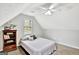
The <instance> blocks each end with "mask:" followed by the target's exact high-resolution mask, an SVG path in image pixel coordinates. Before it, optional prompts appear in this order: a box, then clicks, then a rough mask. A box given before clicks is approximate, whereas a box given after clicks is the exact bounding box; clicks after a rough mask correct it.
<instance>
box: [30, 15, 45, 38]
mask: <svg viewBox="0 0 79 59" xmlns="http://www.w3.org/2000/svg"><path fill="white" fill-rule="evenodd" d="M30 19H31V20H32V33H33V34H35V35H36V36H37V37H43V34H44V33H43V28H42V27H41V25H40V24H39V23H38V22H37V20H36V18H35V17H34V16H31V17H30Z"/></svg>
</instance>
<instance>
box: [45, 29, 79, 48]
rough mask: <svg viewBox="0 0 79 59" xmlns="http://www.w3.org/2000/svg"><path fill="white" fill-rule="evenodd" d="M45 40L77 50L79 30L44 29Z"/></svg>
mask: <svg viewBox="0 0 79 59" xmlns="http://www.w3.org/2000/svg"><path fill="white" fill-rule="evenodd" d="M44 31H45V38H48V39H50V40H55V41H56V42H57V43H59V44H63V45H67V46H69V47H73V48H77V49H79V30H62V29H60V30H59V29H45V30H44Z"/></svg>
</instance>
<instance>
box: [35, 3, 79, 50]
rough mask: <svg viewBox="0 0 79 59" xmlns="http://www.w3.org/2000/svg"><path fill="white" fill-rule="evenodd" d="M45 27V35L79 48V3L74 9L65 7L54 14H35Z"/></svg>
mask: <svg viewBox="0 0 79 59" xmlns="http://www.w3.org/2000/svg"><path fill="white" fill-rule="evenodd" d="M35 17H36V19H37V21H38V22H39V24H40V25H41V26H42V27H43V28H44V29H45V30H44V32H45V37H46V38H50V39H54V40H55V41H56V42H59V43H61V44H64V45H67V46H70V47H74V48H78V49H79V4H77V5H75V6H74V7H73V8H72V9H66V8H63V9H62V10H61V11H56V12H55V13H53V15H52V16H45V15H35Z"/></svg>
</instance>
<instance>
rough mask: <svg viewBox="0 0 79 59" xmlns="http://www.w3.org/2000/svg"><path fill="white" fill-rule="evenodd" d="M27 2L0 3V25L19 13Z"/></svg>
mask: <svg viewBox="0 0 79 59" xmlns="http://www.w3.org/2000/svg"><path fill="white" fill-rule="evenodd" d="M28 5H29V4H23V3H18V4H17V3H0V26H1V25H3V24H4V23H6V22H7V21H9V20H11V19H12V18H14V17H15V16H16V15H18V14H19V13H21V12H22V11H23V10H24V8H25V7H27V6H28Z"/></svg>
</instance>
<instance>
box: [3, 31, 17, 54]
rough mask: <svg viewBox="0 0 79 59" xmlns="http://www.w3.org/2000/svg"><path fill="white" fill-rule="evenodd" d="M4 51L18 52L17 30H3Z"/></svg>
mask: <svg viewBox="0 0 79 59" xmlns="http://www.w3.org/2000/svg"><path fill="white" fill-rule="evenodd" d="M3 40H4V47H3V49H4V51H7V52H9V51H13V50H16V49H17V47H16V30H3Z"/></svg>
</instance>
